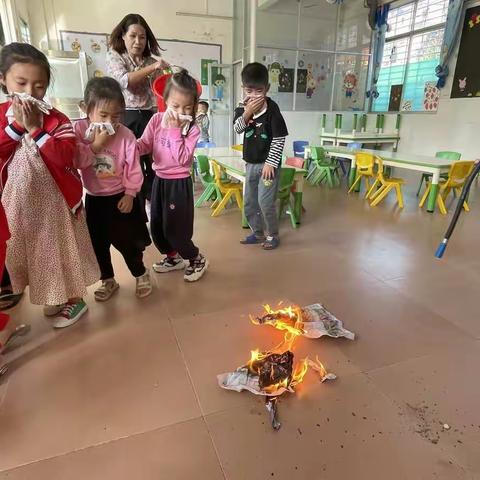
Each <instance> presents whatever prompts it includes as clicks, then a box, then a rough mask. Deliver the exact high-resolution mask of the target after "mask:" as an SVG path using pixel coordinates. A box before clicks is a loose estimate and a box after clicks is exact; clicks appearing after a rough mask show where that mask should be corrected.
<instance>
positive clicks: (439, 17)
mask: <svg viewBox="0 0 480 480" xmlns="http://www.w3.org/2000/svg"><path fill="white" fill-rule="evenodd" d="M397 4H398V2H397ZM393 5H395V4H393ZM447 10H448V0H416V1H414V2H410V3H403V4H402V5H399V6H397V7H393V8H391V9H390V12H389V14H388V32H387V34H386V41H385V49H384V51H383V59H382V65H381V68H380V75H379V78H378V84H377V88H378V93H379V97H378V98H377V99H376V100H374V102H373V104H372V110H373V111H375V112H382V111H388V110H389V109H390V110H398V109H400V110H412V111H416V112H419V111H425V108H424V96H425V87H426V84H429V83H431V82H434V83H436V80H437V77H436V76H435V67H436V66H437V65H438V62H439V58H440V50H441V48H442V41H443V32H444V29H445V21H446V19H447ZM400 90H401V99H400V103H398V101H397V102H392V105H391V104H390V103H391V102H390V97H391V93H392V97H393V96H394V95H393V92H395V94H396V95H398V92H399V91H400ZM389 107H391V108H389Z"/></svg>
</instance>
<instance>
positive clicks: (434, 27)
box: [368, 0, 447, 115]
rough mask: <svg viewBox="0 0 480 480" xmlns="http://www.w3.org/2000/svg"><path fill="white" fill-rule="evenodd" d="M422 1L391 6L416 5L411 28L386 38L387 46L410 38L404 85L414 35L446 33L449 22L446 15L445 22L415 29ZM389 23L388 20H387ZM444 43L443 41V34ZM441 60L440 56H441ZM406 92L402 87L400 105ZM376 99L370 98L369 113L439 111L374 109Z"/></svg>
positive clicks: (423, 112)
mask: <svg viewBox="0 0 480 480" xmlns="http://www.w3.org/2000/svg"><path fill="white" fill-rule="evenodd" d="M420 1H421V0H398V1H393V2H392V3H391V6H392V7H393V8H391V9H390V11H392V10H393V9H395V8H400V7H403V6H405V5H408V4H413V5H414V7H413V13H412V25H411V27H410V28H411V29H410V30H409V31H408V32H407V33H401V34H398V35H394V36H391V37H388V38H386V39H385V46H386V45H387V43H390V42H395V41H397V40H402V39H404V38H408V52H407V62H406V64H405V70H404V72H403V83H402V85H403V86H405V81H406V79H407V74H408V70H409V67H410V58H411V53H412V43H413V37H416V36H417V35H422V34H425V33H429V32H434V31H436V30H443V33H444V34H445V26H446V23H447V19H446V17H445V21H443V22H440V23H436V24H434V25H430V26H428V27H423V28H419V29H417V30H415V18H416V14H417V9H418V4H419V2H420ZM387 23H388V20H387ZM442 43H443V36H442ZM439 61H440V58H439ZM382 63H383V58H382ZM380 71H381V70H380ZM404 94H405V89H402V98H401V99H400V105H401V104H402V102H403V100H404ZM374 100H375V99H373V98H371V97H370V98H369V100H368V111H369V113H401V114H402V115H403V114H407V115H410V114H429V115H432V114H433V115H435V114H436V113H437V112H436V111H434V112H432V111H426V110H405V111H402V110H399V111H398V112H390V111H389V110H373V104H374Z"/></svg>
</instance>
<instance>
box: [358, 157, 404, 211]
mask: <svg viewBox="0 0 480 480" xmlns="http://www.w3.org/2000/svg"><path fill="white" fill-rule="evenodd" d="M375 162H376V164H377V165H378V172H377V178H376V179H375V182H374V183H373V185H372V186H371V188H370V189H369V190H368V192H367V195H366V198H370V200H371V203H370V205H371V206H372V207H375V206H376V205H378V204H379V203H380V202H381V201H382V200H383V199H384V198H385V197H386V196H387V195H388V193H389V192H390V190H392V189H393V188H394V189H395V191H396V193H397V202H398V206H399V207H400V208H403V195H402V185H403V184H404V183H405V180H403V179H402V178H386V177H385V175H384V172H383V160H382V159H381V158H380V157H375ZM378 185H380V188H378V190H376V191H375V188H376V187H377V186H378Z"/></svg>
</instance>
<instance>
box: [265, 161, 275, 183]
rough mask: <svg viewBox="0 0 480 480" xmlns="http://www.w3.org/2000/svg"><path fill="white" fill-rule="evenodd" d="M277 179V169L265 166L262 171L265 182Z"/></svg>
mask: <svg viewBox="0 0 480 480" xmlns="http://www.w3.org/2000/svg"><path fill="white" fill-rule="evenodd" d="M274 177H275V167H272V166H271V165H267V164H265V165H264V167H263V170H262V178H263V179H264V180H273V178H274Z"/></svg>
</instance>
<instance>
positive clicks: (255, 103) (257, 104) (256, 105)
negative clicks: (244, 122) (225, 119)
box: [245, 97, 265, 120]
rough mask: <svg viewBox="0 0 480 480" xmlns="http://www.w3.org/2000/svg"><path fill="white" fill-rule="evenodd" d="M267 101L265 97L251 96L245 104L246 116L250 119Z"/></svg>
mask: <svg viewBox="0 0 480 480" xmlns="http://www.w3.org/2000/svg"><path fill="white" fill-rule="evenodd" d="M264 103H265V97H259V98H251V99H250V100H249V101H248V103H247V105H246V106H245V116H246V117H247V118H248V120H250V119H251V118H252V117H253V116H254V115H255V114H256V113H258V112H260V110H261V109H262V108H263V105H264Z"/></svg>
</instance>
